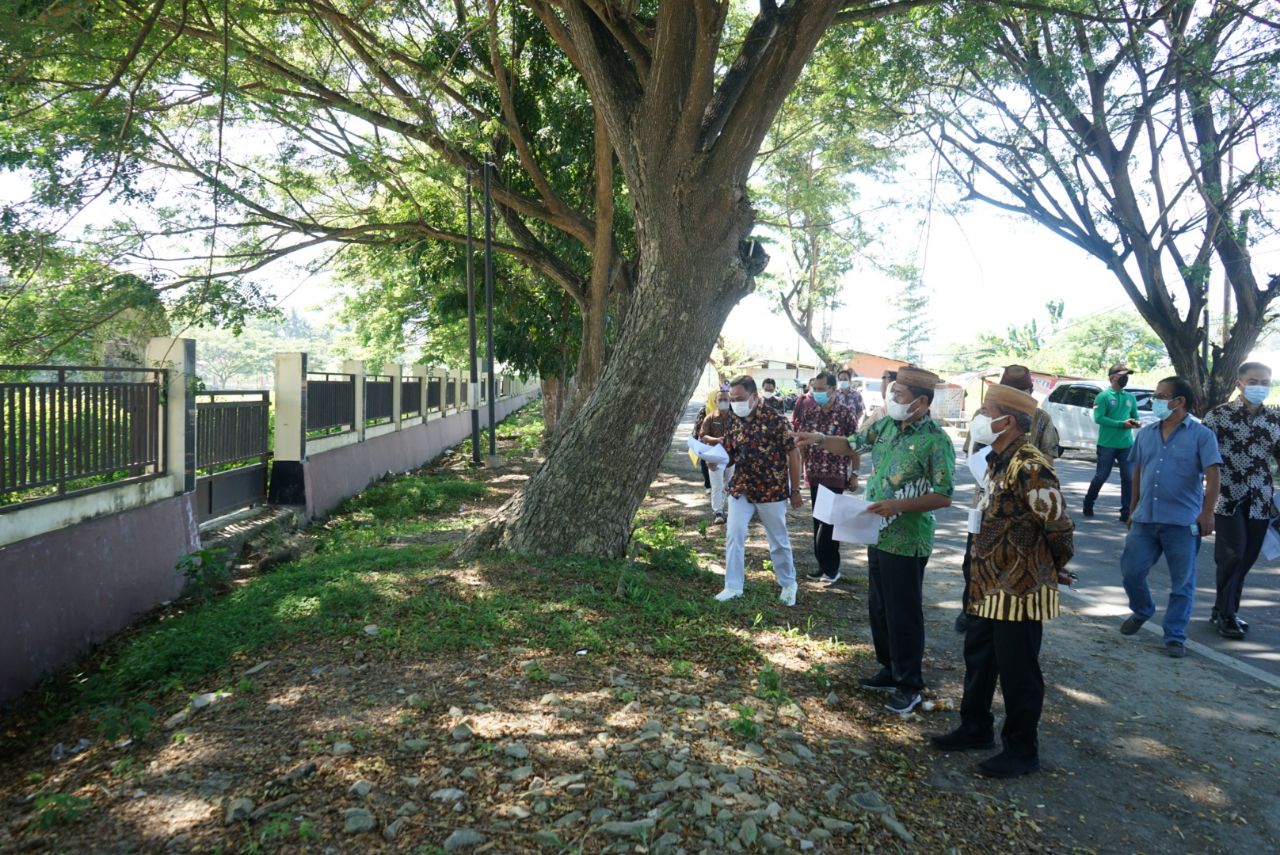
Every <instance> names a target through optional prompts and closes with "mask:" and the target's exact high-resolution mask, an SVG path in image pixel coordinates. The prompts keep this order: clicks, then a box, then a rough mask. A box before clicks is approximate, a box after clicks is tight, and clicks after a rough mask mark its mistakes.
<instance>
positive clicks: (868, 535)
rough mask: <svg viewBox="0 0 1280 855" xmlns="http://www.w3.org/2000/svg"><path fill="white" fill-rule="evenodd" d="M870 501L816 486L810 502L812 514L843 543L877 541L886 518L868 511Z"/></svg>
mask: <svg viewBox="0 0 1280 855" xmlns="http://www.w3.org/2000/svg"><path fill="white" fill-rule="evenodd" d="M870 506H871V503H870V502H868V501H867V500H866V499H861V498H858V497H857V496H848V495H845V494H844V493H836V492H834V491H832V490H829V489H827V488H826V487H821V486H820V487H818V495H817V496H816V497H815V499H814V502H813V516H814V519H817V520H819V521H821V522H824V523H827V524H828V525H830V526H831V527H832V532H831V536H832V538H834V539H835V540H840V541H844V542H845V543H876V542H877V541H879V539H880V529H882V528H884V526H885V523H886V520H885V518H884V517H882V516H880V515H879V514H873V513H870V512H868V511H867V508H868V507H870Z"/></svg>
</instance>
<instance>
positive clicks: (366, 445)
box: [303, 392, 536, 516]
mask: <svg viewBox="0 0 1280 855" xmlns="http://www.w3.org/2000/svg"><path fill="white" fill-rule="evenodd" d="M534 397H536V393H535V392H526V393H524V394H523V395H517V396H515V397H514V398H508V399H506V400H503V401H497V402H496V403H495V404H494V415H495V416H496V417H497V418H498V420H499V421H501V420H502V419H505V418H506V417H507V416H509V415H511V414H512V413H514V412H515V411H516V410H518V409H520V408H521V407H523V406H524V405H525V404H527V403H529V401H531V400H532V399H533V398H534ZM486 407H487V405H486ZM480 418H481V422H482V424H483V423H485V422H487V419H488V416H487V410H486V409H482V410H481V415H480ZM470 435H471V411H470V410H464V411H462V412H460V413H452V414H450V415H447V416H445V417H444V418H440V419H431V420H430V421H427V422H425V423H419V424H416V425H413V426H412V427H407V428H404V429H403V430H398V431H395V432H394V433H385V434H382V435H381V436H376V437H373V438H371V439H366V440H365V441H364V442H361V443H356V444H353V445H344V446H342V447H341V448H335V449H332V450H330V451H325V452H321V453H320V454H315V455H308V456H307V460H306V462H305V463H304V464H303V472H304V474H303V477H304V479H305V484H306V497H307V515H308V516H321V515H323V514H326V513H328V512H329V511H331V510H333V509H334V508H336V507H337V506H338V505H339V504H340V503H341V502H342V500H343V499H346V498H347V497H349V496H354V495H355V494H356V493H359V492H360V491H361V490H363V489H364V488H365V487H368V486H369V485H370V484H372V483H373V482H374V481H376V480H377V479H378V478H381V477H382V476H383V475H385V474H386V473H388V472H405V471H407V470H409V469H414V468H416V467H418V466H421V465H423V464H424V463H426V462H427V461H429V460H434V459H435V458H436V457H439V456H440V454H441V453H442V452H443V451H444V450H445V449H446V448H448V447H450V446H452V445H457V444H458V443H459V442H462V440H464V439H466V438H467V437H468V436H470Z"/></svg>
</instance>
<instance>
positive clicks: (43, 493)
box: [0, 365, 165, 512]
mask: <svg viewBox="0 0 1280 855" xmlns="http://www.w3.org/2000/svg"><path fill="white" fill-rule="evenodd" d="M90 377H100V378H101V379H96V380H91V379H88V378H90ZM164 382H165V371H164V370H163V369H150V368H99V367H86V366H74V365H67V366H61V365H0V512H4V511H6V510H9V509H11V508H13V507H17V506H19V503H25V504H30V503H32V502H40V501H56V500H58V499H61V498H65V497H67V496H72V495H79V494H82V493H85V492H88V491H91V490H97V489H102V488H104V487H107V486H111V485H112V484H119V483H121V482H125V481H137V480H142V479H146V478H154V477H156V476H157V475H158V474H160V423H161V419H162V411H163V404H162V403H161V400H160V398H161V395H160V389H161V388H162V386H163V384H164Z"/></svg>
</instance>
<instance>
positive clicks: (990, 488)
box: [931, 385, 1073, 778]
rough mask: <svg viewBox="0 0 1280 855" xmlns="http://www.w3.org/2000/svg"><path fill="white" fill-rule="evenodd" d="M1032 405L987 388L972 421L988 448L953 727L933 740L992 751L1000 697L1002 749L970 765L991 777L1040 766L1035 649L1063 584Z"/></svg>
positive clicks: (1061, 504)
mask: <svg viewBox="0 0 1280 855" xmlns="http://www.w3.org/2000/svg"><path fill="white" fill-rule="evenodd" d="M1035 414H1036V399H1035V398H1033V397H1032V396H1031V395H1029V394H1027V393H1025V392H1022V391H1020V390H1017V389H1014V388H1012V387H1010V386H1004V385H1000V386H993V387H992V388H991V389H990V390H988V391H987V395H986V399H985V401H984V402H983V407H982V409H980V410H979V411H978V414H977V415H976V416H975V417H974V420H973V423H972V430H973V431H974V434H975V437H976V438H977V439H978V441H980V442H983V443H986V444H989V445H990V446H991V452H990V454H989V456H988V457H987V473H986V477H985V478H984V479H983V487H984V492H983V496H982V502H981V504H980V505H979V506H978V507H979V509H980V510H981V512H982V523H981V526H980V528H979V530H978V533H977V534H975V535H973V537H972V539H971V544H972V550H971V551H972V558H973V565H972V571H971V574H970V578H969V579H968V588H969V595H968V598H967V599H968V611H969V623H968V628H967V630H966V632H965V638H964V668H965V673H964V699H963V700H962V701H961V703H960V727H959V728H957V729H956V730H954V731H953V732H951V733H948V734H943V735H938V736H933V737H931V741H932V742H933V744H934V745H935V746H936V747H938V748H941V749H942V750H944V751H961V750H964V749H968V748H990V747H993V730H994V725H995V719H994V717H993V716H992V715H991V701H992V698H993V697H994V696H995V690H996V680H997V678H998V679H999V681H1000V691H1001V692H1002V694H1003V695H1004V709H1005V721H1004V728H1003V729H1002V730H1001V733H1000V738H1001V742H1002V743H1003V747H1004V750H1003V751H1001V752H1000V753H999V754H997V755H995V756H994V757H991V758H988V759H987V760H984V761H982V762H981V763H979V764H978V771H979V772H981V773H982V774H984V775H988V776H990V777H995V778H1012V777H1015V776H1017V775H1025V774H1028V773H1030V772H1034V771H1036V770H1037V769H1039V768H1040V754H1039V739H1038V735H1037V730H1038V728H1039V723H1040V712H1041V709H1042V708H1043V706H1044V677H1043V675H1042V674H1041V673H1040V643H1041V640H1042V638H1043V635H1044V623H1043V622H1044V621H1046V620H1049V619H1051V618H1055V617H1057V616H1058V614H1059V603H1058V585H1059V583H1065V584H1070V583H1071V576H1070V574H1068V573H1067V571H1066V565H1067V562H1068V561H1070V560H1071V555H1072V552H1073V546H1072V528H1073V527H1072V524H1071V519H1070V518H1069V517H1068V516H1067V513H1066V503H1065V501H1064V500H1063V497H1062V489H1061V488H1060V487H1059V485H1058V477H1057V475H1055V474H1054V471H1053V467H1052V465H1051V464H1050V460H1049V458H1048V457H1047V456H1046V455H1045V454H1044V453H1043V451H1041V450H1040V449H1039V448H1037V447H1036V445H1035V443H1033V442H1032V441H1031V439H1030V435H1029V434H1030V432H1031V430H1032V426H1033V420H1034V418H1035Z"/></svg>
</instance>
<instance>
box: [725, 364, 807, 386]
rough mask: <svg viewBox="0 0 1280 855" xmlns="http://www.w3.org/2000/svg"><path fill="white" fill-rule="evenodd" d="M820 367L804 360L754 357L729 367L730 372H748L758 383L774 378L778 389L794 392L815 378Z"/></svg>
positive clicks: (732, 373) (736, 373)
mask: <svg viewBox="0 0 1280 855" xmlns="http://www.w3.org/2000/svg"><path fill="white" fill-rule="evenodd" d="M818 371H819V368H818V366H817V365H811V364H808V363H804V362H788V361H785V360H781V359H753V360H752V361H750V362H744V363H742V364H741V365H735V366H733V367H732V368H730V369H728V372H729V374H730V375H731V376H732V375H738V374H746V375H748V376H749V377H751V378H752V379H754V380H755V381H756V383H757V384H759V383H762V382H764V380H765V379H766V378H770V377H771V378H773V380H774V381H776V382H777V384H778V391H779V392H783V393H787V392H792V391H794V390H796V389H798V388H800V387H801V386H803V385H804V384H806V383H808V382H809V381H810V380H812V379H813V375H815V374H817V373H818Z"/></svg>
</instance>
